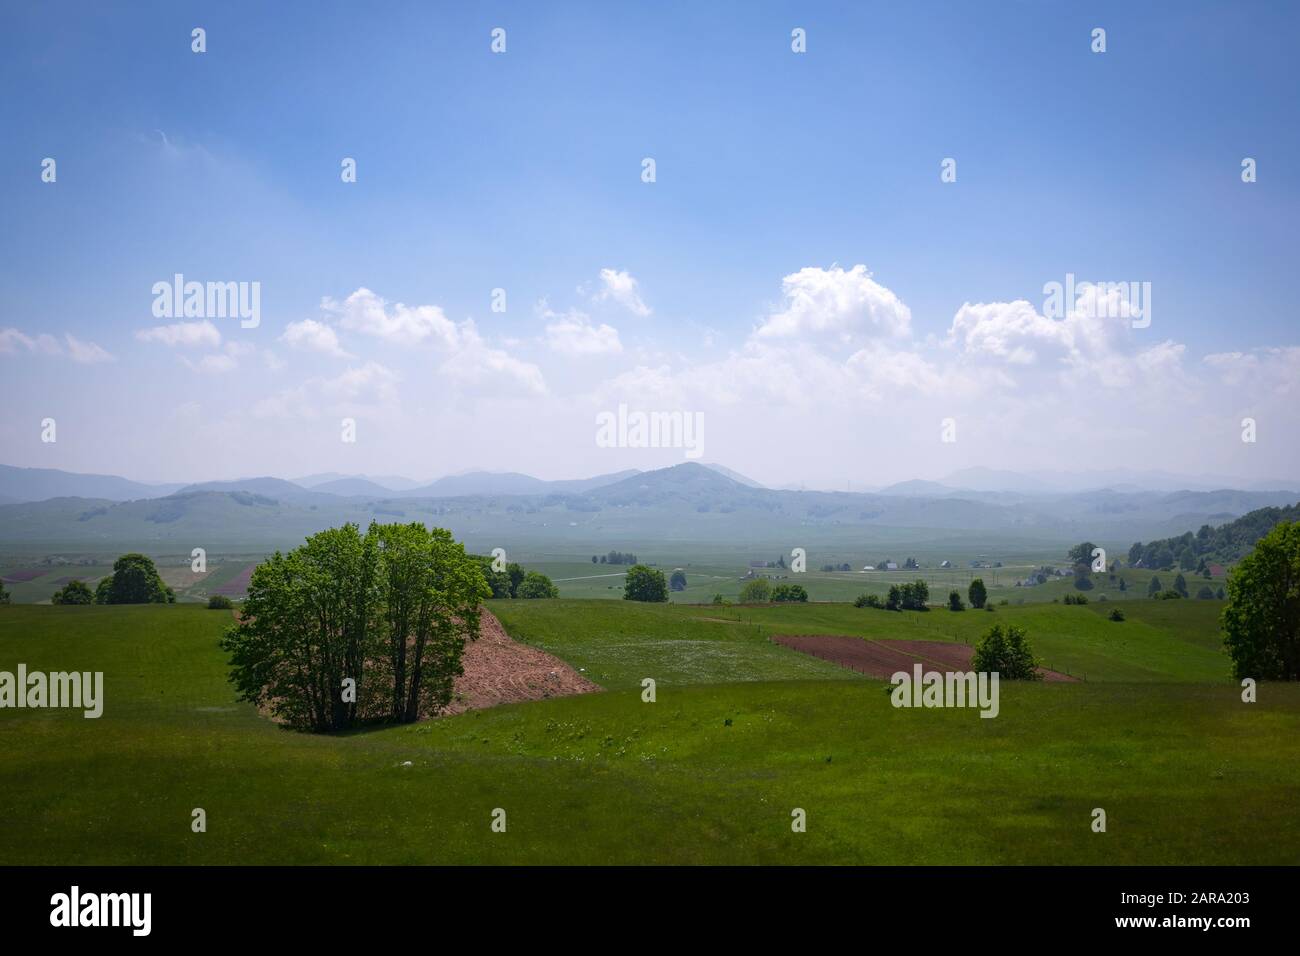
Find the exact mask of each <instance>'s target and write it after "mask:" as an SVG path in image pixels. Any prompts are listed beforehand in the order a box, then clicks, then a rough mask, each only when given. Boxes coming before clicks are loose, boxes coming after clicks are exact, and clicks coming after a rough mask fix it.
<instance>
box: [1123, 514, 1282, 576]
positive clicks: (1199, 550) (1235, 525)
mask: <svg viewBox="0 0 1300 956" xmlns="http://www.w3.org/2000/svg"><path fill="white" fill-rule="evenodd" d="M1294 521H1300V502H1297V503H1296V504H1294V505H1288V506H1287V507H1285V508H1257V509H1256V510H1254V511H1251V512H1249V513H1247V514H1244V515H1242V516H1241V517H1240V518H1238V519H1237V520H1236V521H1230V522H1228V523H1227V524H1223V525H1219V527H1217V528H1212V527H1210V526H1209V525H1202V526H1201V528H1200V530H1199V531H1197V532H1196V534H1192V533H1191V532H1190V531H1188V532H1186V533H1184V534H1181V535H1179V536H1178V537H1176V538H1166V539H1164V540H1162V541H1152V542H1150V543H1149V544H1145V545H1144V544H1142V542H1140V541H1139V542H1137V543H1135V544H1134V545H1133V547H1131V548H1129V552H1128V555H1129V565H1130V566H1132V565H1135V564H1137V563H1138V562H1139V561H1140V562H1141V563H1142V566H1143V567H1147V568H1167V567H1171V566H1172V565H1173V562H1174V555H1177V556H1178V563H1179V565H1180V566H1181V567H1182V570H1184V571H1190V570H1192V569H1193V568H1195V567H1197V565H1198V564H1199V562H1200V561H1202V560H1204V561H1207V562H1216V563H1219V564H1230V563H1232V562H1235V561H1237V560H1238V559H1240V558H1242V557H1244V556H1245V555H1246V554H1248V553H1249V552H1250V550H1251V548H1252V547H1254V545H1255V542H1257V541H1258V540H1259V539H1260V538H1262V537H1264V535H1266V534H1268V533H1269V531H1271V530H1272V529H1273V528H1274V527H1276V526H1278V525H1280V524H1284V523H1288V522H1294Z"/></svg>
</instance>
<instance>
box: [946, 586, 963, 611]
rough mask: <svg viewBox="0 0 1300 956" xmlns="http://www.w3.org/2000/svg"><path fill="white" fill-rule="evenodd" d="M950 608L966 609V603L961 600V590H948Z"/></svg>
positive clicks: (954, 609) (955, 609)
mask: <svg viewBox="0 0 1300 956" xmlns="http://www.w3.org/2000/svg"><path fill="white" fill-rule="evenodd" d="M948 610H950V611H964V610H966V605H965V604H963V603H962V600H961V592H960V591H957V590H953V591H949V592H948Z"/></svg>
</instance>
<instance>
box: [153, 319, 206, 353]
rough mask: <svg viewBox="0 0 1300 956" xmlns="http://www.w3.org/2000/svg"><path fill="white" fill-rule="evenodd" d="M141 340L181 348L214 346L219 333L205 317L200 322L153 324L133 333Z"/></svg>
mask: <svg viewBox="0 0 1300 956" xmlns="http://www.w3.org/2000/svg"><path fill="white" fill-rule="evenodd" d="M135 337H136V338H137V339H139V340H140V341H141V342H161V343H162V344H163V345H167V346H171V347H173V348H174V347H177V346H179V347H181V348H216V347H217V346H219V345H220V344H221V333H220V332H219V331H218V330H217V327H216V326H215V325H213V324H212V323H211V322H210V321H208V320H207V319H203V320H202V321H200V322H176V323H173V324H172V325H155V326H153V327H152V328H148V329H141V330H140V331H138V332H136V333H135Z"/></svg>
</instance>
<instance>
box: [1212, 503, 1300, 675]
mask: <svg viewBox="0 0 1300 956" xmlns="http://www.w3.org/2000/svg"><path fill="white" fill-rule="evenodd" d="M1252 513H1253V512H1252ZM1220 621H1221V623H1222V626H1223V634H1224V637H1223V642H1224V644H1225V645H1226V647H1227V648H1228V654H1229V655H1230V656H1231V657H1232V664H1233V673H1234V675H1235V676H1236V677H1237V678H1238V679H1241V678H1245V677H1252V678H1254V679H1256V680H1300V522H1289V523H1286V524H1279V525H1278V526H1277V527H1275V528H1274V529H1273V530H1272V531H1270V532H1269V533H1268V534H1266V535H1264V537H1262V538H1260V539H1259V541H1258V542H1257V543H1256V545H1255V550H1254V551H1252V552H1251V553H1250V554H1249V555H1247V556H1246V557H1244V558H1242V560H1241V563H1240V564H1238V565H1237V567H1236V568H1235V569H1234V570H1233V573H1232V576H1231V577H1229V578H1228V604H1227V606H1226V607H1224V609H1223V614H1222V616H1221V618H1220Z"/></svg>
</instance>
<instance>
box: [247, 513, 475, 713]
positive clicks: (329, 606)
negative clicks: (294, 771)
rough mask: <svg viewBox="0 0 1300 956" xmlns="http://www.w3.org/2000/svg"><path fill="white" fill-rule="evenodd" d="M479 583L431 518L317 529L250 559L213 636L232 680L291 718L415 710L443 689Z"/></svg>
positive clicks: (436, 705)
mask: <svg viewBox="0 0 1300 956" xmlns="http://www.w3.org/2000/svg"><path fill="white" fill-rule="evenodd" d="M490 593H491V591H490V589H489V587H488V585H487V583H486V582H485V581H484V577H483V573H482V570H481V566H480V563H479V561H478V560H477V559H476V558H474V557H473V556H471V555H467V554H466V553H465V549H464V547H463V546H462V545H461V544H459V543H458V542H456V541H454V540H453V539H452V536H451V533H450V532H448V531H446V530H444V529H442V528H435V529H433V530H432V531H430V530H429V529H428V528H426V527H425V526H424V525H422V524H419V523H418V522H417V523H412V524H389V525H380V524H371V526H370V528H369V530H368V531H367V532H366V534H365V535H362V534H361V533H360V531H359V529H358V528H357V526H356V525H355V524H346V525H344V526H343V527H341V528H332V529H330V530H328V531H322V532H320V533H318V534H314V535H312V536H311V537H309V538H307V540H306V542H305V543H304V544H303V545H301V546H299V547H298V548H295V549H294V550H292V551H290V552H289V553H288V554H281V553H280V552H278V551H277V552H276V553H275V554H274V555H272V557H271V558H269V559H268V560H266V561H264V562H263V563H262V564H259V565H258V566H257V567H256V568H255V569H254V571H253V576H252V580H251V581H250V583H249V588H248V597H247V599H246V600H245V602H244V606H243V610H244V615H243V619H242V620H241V621H240V622H239V623H238V624H237V625H236V626H234V627H232V628H231V629H230V630H229V631H228V632H227V633H226V636H225V638H224V639H223V641H222V647H223V649H225V650H226V652H227V653H228V654H229V655H230V663H231V674H230V680H231V683H233V684H234V685H235V687H236V689H237V691H238V694H239V697H240V699H241V700H246V701H249V702H250V703H254V704H257V705H260V706H265V707H267V708H268V709H269V710H270V711H271V713H272V714H274V715H275V716H276V717H277V718H278V719H280V720H282V721H284V722H285V723H287V724H288V725H289V726H291V727H295V728H298V729H303V730H315V731H328V730H343V729H346V728H348V727H352V726H355V725H356V724H357V723H359V722H360V721H361V720H362V719H366V718H374V719H380V720H391V721H395V722H403V723H407V722H411V721H414V720H416V719H417V718H418V717H419V715H420V713H421V712H432V713H436V712H438V711H439V710H441V709H442V708H443V707H445V706H446V705H447V703H448V701H449V700H450V697H451V690H452V686H453V684H454V681H455V679H456V677H457V676H459V675H460V673H461V664H460V661H461V654H462V653H463V651H464V647H465V642H466V641H467V640H473V639H474V638H476V637H477V636H478V628H479V603H480V602H481V601H482V600H483V599H485V598H486V597H488V595H489V594H490ZM345 681H350V682H353V683H351V685H349V684H345ZM349 686H351V687H352V688H354V691H355V692H354V693H352V694H348V693H345V689H346V688H348V687H349Z"/></svg>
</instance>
